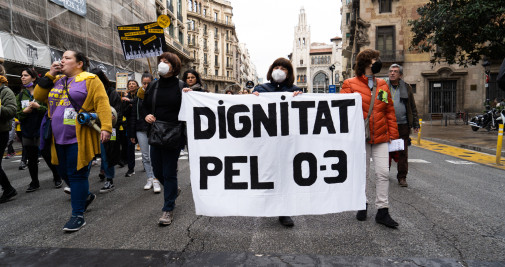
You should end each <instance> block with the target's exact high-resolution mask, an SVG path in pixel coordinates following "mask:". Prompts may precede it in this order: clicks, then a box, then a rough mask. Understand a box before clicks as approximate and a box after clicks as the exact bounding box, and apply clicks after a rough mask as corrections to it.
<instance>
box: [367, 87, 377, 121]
mask: <svg viewBox="0 0 505 267" xmlns="http://www.w3.org/2000/svg"><path fill="white" fill-rule="evenodd" d="M372 94H373V97H372V100H371V101H370V108H369V109H368V115H367V116H366V119H369V118H370V114H372V110H373V103H374V102H375V97H377V81H376V80H375V78H374V80H373V89H372Z"/></svg>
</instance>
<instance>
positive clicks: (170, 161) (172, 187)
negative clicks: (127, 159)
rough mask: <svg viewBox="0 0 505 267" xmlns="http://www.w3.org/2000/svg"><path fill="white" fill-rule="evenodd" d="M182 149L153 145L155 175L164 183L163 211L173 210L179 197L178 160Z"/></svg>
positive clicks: (152, 154) (152, 156) (152, 157)
mask: <svg viewBox="0 0 505 267" xmlns="http://www.w3.org/2000/svg"><path fill="white" fill-rule="evenodd" d="M179 153H181V151H180V149H175V150H169V149H165V148H162V147H158V146H151V163H152V166H153V172H154V176H156V178H158V180H159V181H160V183H161V184H162V185H163V195H164V198H165V202H164V204H163V209H162V210H163V211H172V210H173V209H174V207H175V199H176V198H177V162H178V161H179Z"/></svg>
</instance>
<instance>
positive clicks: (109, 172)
mask: <svg viewBox="0 0 505 267" xmlns="http://www.w3.org/2000/svg"><path fill="white" fill-rule="evenodd" d="M100 151H101V152H100V155H101V157H102V163H101V166H100V169H101V170H103V171H104V172H105V178H106V179H107V180H112V179H113V178H114V174H115V172H114V166H109V162H107V153H106V152H105V147H104V146H103V144H102V143H100Z"/></svg>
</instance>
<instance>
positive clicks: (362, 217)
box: [356, 203, 368, 221]
mask: <svg viewBox="0 0 505 267" xmlns="http://www.w3.org/2000/svg"><path fill="white" fill-rule="evenodd" d="M367 210H368V203H366V207H365V209H364V210H358V213H356V219H357V220H358V221H366V215H367V213H366V211H367Z"/></svg>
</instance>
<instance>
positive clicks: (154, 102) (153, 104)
mask: <svg viewBox="0 0 505 267" xmlns="http://www.w3.org/2000/svg"><path fill="white" fill-rule="evenodd" d="M159 83H160V82H159V81H157V82H156V83H155V84H154V92H153V97H152V101H151V102H152V103H151V105H152V106H151V110H152V114H153V116H155V115H154V111H155V110H156V94H157V93H158V85H159ZM155 117H156V116H155Z"/></svg>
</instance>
